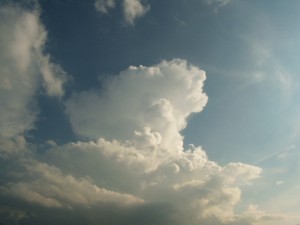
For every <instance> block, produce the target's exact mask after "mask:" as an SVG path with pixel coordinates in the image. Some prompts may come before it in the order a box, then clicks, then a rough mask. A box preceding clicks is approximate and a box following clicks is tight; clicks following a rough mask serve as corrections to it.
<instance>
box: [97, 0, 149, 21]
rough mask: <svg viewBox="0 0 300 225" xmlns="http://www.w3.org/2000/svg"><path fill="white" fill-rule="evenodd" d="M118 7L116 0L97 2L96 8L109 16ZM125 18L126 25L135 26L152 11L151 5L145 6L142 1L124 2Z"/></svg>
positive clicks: (130, 0)
mask: <svg viewBox="0 0 300 225" xmlns="http://www.w3.org/2000/svg"><path fill="white" fill-rule="evenodd" d="M115 7H116V1H115V0H96V1H95V8H96V10H97V11H99V12H100V13H104V14H107V13H108V11H109V10H110V9H113V8H115ZM122 9H123V16H124V21H125V24H126V25H134V23H135V21H136V20H137V19H138V18H139V17H142V16H144V15H145V14H146V13H147V12H148V11H149V9H150V6H149V5H143V4H142V3H141V0H122Z"/></svg>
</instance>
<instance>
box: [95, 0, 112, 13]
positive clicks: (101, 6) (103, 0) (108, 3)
mask: <svg viewBox="0 0 300 225" xmlns="http://www.w3.org/2000/svg"><path fill="white" fill-rule="evenodd" d="M115 5H116V2H115V0H96V1H95V7H96V10H97V11H99V12H101V13H108V10H109V9H111V8H114V7H115Z"/></svg>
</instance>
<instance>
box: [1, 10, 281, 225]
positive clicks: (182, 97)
mask: <svg viewBox="0 0 300 225" xmlns="http://www.w3.org/2000/svg"><path fill="white" fill-rule="evenodd" d="M0 15H1V17H0V18H1V20H0V28H1V31H4V32H2V34H3V35H1V36H0V45H1V47H2V49H3V51H2V52H1V53H0V59H1V61H0V63H1V69H0V75H1V81H2V82H1V83H0V85H1V86H0V87H1V89H0V91H1V97H0V102H1V112H0V116H1V130H0V131H1V139H0V164H1V166H2V168H1V171H0V175H1V179H0V199H1V200H3V201H1V202H3V204H2V203H1V204H2V205H0V213H5V215H3V217H4V216H5V218H6V219H7V220H2V221H8V220H9V219H12V218H13V222H11V223H17V222H22V221H24V223H25V224H41V223H45V224H58V223H63V222H66V221H67V222H69V223H70V224H99V223H104V224H108V225H109V224H114V225H116V224H146V225H147V224H149V225H150V224H156V225H168V224H173V225H174V224H175V225H176V224H178V225H180V224H191V225H193V224H207V225H209V224H215V225H216V224H229V225H230V224H231V225H234V224H259V223H260V222H262V221H263V222H265V221H266V220H268V221H272V219H274V218H275V219H278V218H280V217H273V216H272V215H268V214H266V213H264V212H261V211H259V210H258V209H257V208H256V207H253V206H249V208H248V209H247V210H245V211H244V212H242V213H236V212H235V207H236V205H237V204H238V202H239V201H240V199H241V193H242V188H243V186H245V185H251V183H252V182H253V180H254V179H256V178H258V177H259V176H260V174H261V169H260V168H258V167H255V166H251V165H247V164H243V163H229V164H227V165H224V166H220V165H218V163H217V162H214V161H211V160H209V159H208V157H207V155H206V153H205V151H204V150H203V149H202V148H201V147H200V146H193V145H191V146H190V147H189V148H187V149H184V147H183V146H184V145H183V141H184V137H183V136H182V135H181V133H180V132H181V131H182V129H184V128H185V127H186V125H187V118H188V117H189V116H190V115H191V114H192V113H197V112H200V111H201V110H202V109H203V107H204V106H205V104H206V102H207V99H208V98H207V96H206V94H205V93H204V92H203V85H204V80H205V72H204V71H202V70H201V69H199V68H198V67H196V66H193V65H190V64H189V63H188V62H187V61H186V60H182V59H173V60H169V61H168V60H164V61H162V62H160V63H158V64H156V65H153V66H149V67H146V66H137V67H136V66H130V67H129V68H128V69H126V70H124V71H122V72H120V74H118V75H116V76H114V77H111V78H110V79H108V80H107V82H106V84H105V85H103V88H102V89H99V90H96V89H93V90H87V91H85V92H82V93H77V94H74V96H72V97H71V98H70V99H69V100H68V101H66V102H65V105H66V113H67V115H68V116H69V118H70V122H71V124H72V127H73V129H74V131H75V132H76V133H77V134H78V135H79V136H81V137H85V140H86V139H87V140H86V141H74V142H71V143H65V144H63V145H56V144H55V143H54V144H53V143H52V144H51V146H52V147H51V148H50V149H49V150H47V151H46V152H45V153H43V154H42V153H37V152H38V151H37V150H38V148H39V146H38V145H35V144H34V143H28V142H27V140H26V139H25V138H24V136H23V135H22V134H23V132H24V131H26V130H29V129H31V128H32V126H33V123H34V121H35V119H36V117H37V114H38V113H37V107H32V104H33V103H34V102H35V95H36V91H37V90H38V88H39V87H41V86H42V85H43V84H44V85H45V87H46V90H47V93H48V94H49V95H56V96H61V95H62V94H63V89H62V84H63V81H64V79H63V77H64V76H63V75H61V74H60V73H59V74H60V75H58V74H57V73H56V72H57V71H59V70H60V69H57V68H59V67H56V66H55V65H54V64H52V63H51V62H50V60H49V56H47V55H45V54H43V51H42V49H43V45H44V42H45V38H46V30H45V28H44V27H43V26H42V25H41V23H40V21H39V18H38V11H35V10H33V11H31V10H27V9H23V8H21V7H19V6H16V5H14V6H6V7H1V10H0ZM55 68H56V69H55ZM39 74H42V76H39ZM13 90H14V91H13ZM33 105H34V104H33ZM2 120H3V122H2ZM49 143H51V142H49ZM4 200H5V201H4ZM12 213H15V214H13V215H15V216H11V215H12ZM78 215H80V217H79V219H78V220H77V218H78ZM53 218H55V221H53V220H52V219H53ZM72 218H76V221H74V220H73V219H72Z"/></svg>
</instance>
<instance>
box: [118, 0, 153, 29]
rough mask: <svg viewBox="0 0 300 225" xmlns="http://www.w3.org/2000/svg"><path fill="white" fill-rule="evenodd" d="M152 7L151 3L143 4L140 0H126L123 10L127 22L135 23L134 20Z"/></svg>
mask: <svg viewBox="0 0 300 225" xmlns="http://www.w3.org/2000/svg"><path fill="white" fill-rule="evenodd" d="M149 9H150V6H149V5H146V6H145V5H142V3H141V2H140V0H124V1H123V12H124V18H125V21H126V23H128V24H130V25H133V24H134V21H135V20H136V19H137V18H139V17H141V16H143V15H145V14H146V13H147V12H148V10H149Z"/></svg>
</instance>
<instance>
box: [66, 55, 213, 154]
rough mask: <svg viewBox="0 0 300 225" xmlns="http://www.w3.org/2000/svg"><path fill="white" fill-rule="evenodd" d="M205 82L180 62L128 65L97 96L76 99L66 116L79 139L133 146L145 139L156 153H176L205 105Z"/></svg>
mask: <svg viewBox="0 0 300 225" xmlns="http://www.w3.org/2000/svg"><path fill="white" fill-rule="evenodd" d="M204 80H205V72H204V71H202V70H200V69H199V68H197V67H194V66H192V65H189V64H188V63H187V62H186V61H184V60H180V59H175V60H171V61H162V62H161V63H159V64H157V65H155V66H153V67H145V66H139V67H133V66H131V67H129V68H128V69H127V70H125V71H122V72H121V73H120V74H119V76H117V77H114V78H112V79H111V80H110V81H108V82H107V85H106V87H105V88H104V90H101V93H102V94H101V95H100V91H96V90H91V91H86V92H83V93H80V94H77V95H75V96H74V97H73V98H72V99H70V100H69V101H68V102H67V104H66V107H67V113H68V115H69V116H70V121H71V123H72V126H73V128H74V131H75V132H76V133H77V134H79V135H82V136H86V137H89V138H93V139H98V138H99V137H104V138H108V139H112V138H115V139H117V140H133V139H135V141H138V139H143V138H144V139H145V138H146V139H149V135H150V136H152V137H151V142H153V141H154V142H159V147H160V148H161V149H164V150H167V151H169V150H171V151H173V152H176V151H179V150H180V151H181V150H182V146H183V137H182V136H181V134H180V131H181V130H182V129H184V128H185V127H186V123H187V122H186V119H187V117H188V116H189V115H190V114H191V113H194V112H200V111H201V110H202V109H203V107H204V106H205V104H206V102H207V96H206V94H204V93H203V90H202V88H203V82H204ZM144 129H146V133H145V131H143V130H144ZM137 137H138V138H137ZM154 139H155V140H154ZM148 144H149V143H148Z"/></svg>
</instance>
